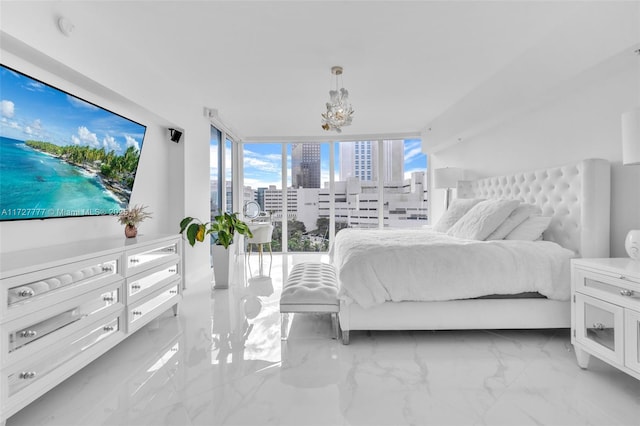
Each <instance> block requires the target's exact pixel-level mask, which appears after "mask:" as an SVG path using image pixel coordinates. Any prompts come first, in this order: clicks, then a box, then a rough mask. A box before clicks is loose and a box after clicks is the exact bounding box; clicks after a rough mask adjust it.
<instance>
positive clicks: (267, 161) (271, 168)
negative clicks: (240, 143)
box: [244, 149, 282, 175]
mask: <svg viewBox="0 0 640 426" xmlns="http://www.w3.org/2000/svg"><path fill="white" fill-rule="evenodd" d="M252 167H253V168H256V169H258V170H259V171H260V172H266V173H281V172H282V155H281V154H260V153H257V152H253V151H249V150H247V149H245V150H244V168H245V175H247V171H246V170H247V168H252ZM253 173H255V172H253Z"/></svg>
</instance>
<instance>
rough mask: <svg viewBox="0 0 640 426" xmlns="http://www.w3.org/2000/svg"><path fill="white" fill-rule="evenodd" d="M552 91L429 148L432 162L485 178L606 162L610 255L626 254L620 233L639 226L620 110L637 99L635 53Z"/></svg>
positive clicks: (634, 174)
mask: <svg viewBox="0 0 640 426" xmlns="http://www.w3.org/2000/svg"><path fill="white" fill-rule="evenodd" d="M554 95H555V96H551V97H550V100H549V101H548V102H546V103H544V104H541V105H538V106H537V107H536V108H534V109H532V110H529V111H528V112H526V113H523V114H520V115H519V116H517V117H514V118H513V119H511V120H509V121H507V122H504V123H502V124H500V125H498V126H495V127H494V128H492V129H490V130H487V131H485V132H483V133H480V134H477V135H474V136H473V137H471V138H468V139H466V140H464V141H462V142H461V143H459V144H457V145H454V146H452V147H450V148H447V149H444V150H442V151H440V152H437V153H436V154H434V155H432V156H431V166H432V169H433V168H438V167H444V166H450V167H462V168H464V169H466V170H467V171H468V172H469V175H470V177H473V176H477V177H484V176H494V175H502V174H509V173H511V172H515V171H520V170H535V169H539V168H545V167H549V166H555V165H562V164H567V163H571V162H575V161H579V160H581V159H583V158H604V159H607V160H609V161H610V162H611V165H612V179H611V186H612V188H611V189H612V192H611V198H612V199H611V255H612V256H617V257H624V256H626V252H625V250H624V238H625V235H626V233H627V232H628V230H629V229H640V166H622V164H621V161H622V145H621V124H620V120H621V114H622V113H623V112H624V111H626V110H629V109H631V108H632V107H634V106H637V105H640V57H637V58H631V59H629V60H625V61H620V60H619V59H611V63H610V64H607V63H603V64H601V65H600V66H598V67H597V69H594V70H591V72H588V73H586V74H585V75H582V76H577V77H576V78H575V79H574V80H573V81H569V82H566V84H565V85H564V86H563V87H558V88H557V90H556V92H555V94H554ZM486 107H487V108H491V105H486ZM468 177H469V176H468ZM435 192H442V191H439V190H435ZM434 195H436V197H434V198H437V197H438V196H439V194H434ZM433 201H434V204H433V208H434V218H435V219H436V220H437V219H438V218H439V217H440V215H441V214H442V206H441V202H440V201H438V199H434V200H433Z"/></svg>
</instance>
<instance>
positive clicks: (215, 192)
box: [209, 126, 222, 219]
mask: <svg viewBox="0 0 640 426" xmlns="http://www.w3.org/2000/svg"><path fill="white" fill-rule="evenodd" d="M221 141H222V132H220V130H218V129H216V128H215V127H213V126H211V138H210V142H209V186H210V191H211V205H210V217H211V219H213V217H214V216H216V215H217V214H218V212H219V211H220V206H221V205H222V188H221V187H222V179H221V176H220V170H221V164H222V158H221V156H220V146H221Z"/></svg>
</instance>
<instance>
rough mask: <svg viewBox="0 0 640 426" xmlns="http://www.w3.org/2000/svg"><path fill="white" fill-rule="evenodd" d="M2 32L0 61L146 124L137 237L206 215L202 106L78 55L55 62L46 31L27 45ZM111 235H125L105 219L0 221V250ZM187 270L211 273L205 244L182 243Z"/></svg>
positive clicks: (192, 278) (192, 276)
mask: <svg viewBox="0 0 640 426" xmlns="http://www.w3.org/2000/svg"><path fill="white" fill-rule="evenodd" d="M0 35H1V36H2V40H3V42H2V44H1V48H0V54H1V55H2V62H3V64H5V65H7V66H10V67H12V68H15V69H17V70H19V71H21V72H24V73H25V74H28V75H30V76H32V77H34V78H37V79H39V80H41V81H44V82H46V83H48V84H51V85H53V86H55V87H58V88H60V89H63V90H65V91H67V92H69V93H72V94H74V95H76V96H78V97H81V98H83V99H86V100H88V101H91V102H93V103H95V104H97V105H100V106H102V107H105V108H107V109H109V110H111V111H114V112H117V113H119V114H121V115H123V116H125V117H127V118H130V119H132V120H135V121H137V122H139V123H142V124H144V125H146V126H147V132H146V135H145V139H144V143H143V148H142V153H141V157H140V163H139V168H138V172H137V176H136V182H135V185H134V188H133V192H132V195H131V202H132V203H134V204H145V205H148V206H149V210H150V211H151V212H152V213H153V218H152V219H149V220H147V221H145V222H143V223H142V225H140V227H139V232H140V233H143V234H154V233H177V232H178V231H179V222H180V219H182V218H183V217H184V216H187V215H190V216H195V217H201V218H207V217H208V214H209V174H208V173H209V172H208V170H209V161H208V158H209V128H210V127H209V126H210V124H209V121H208V119H206V118H205V117H204V114H203V111H202V105H201V104H194V103H193V101H191V102H187V101H185V100H184V99H180V93H176V92H177V91H176V90H174V89H172V86H171V85H168V86H167V87H162V88H155V87H154V88H145V87H144V85H142V84H139V81H136V80H135V79H134V78H127V75H126V71H123V74H113V73H111V74H109V73H107V74H100V73H98V74H97V76H94V75H93V74H92V72H91V71H90V70H89V71H86V69H87V68H91V61H86V60H84V58H82V57H77V56H76V57H74V59H73V60H69V59H67V60H65V61H61V60H57V59H56V57H55V56H56V53H57V52H59V50H57V49H56V48H54V47H51V48H50V50H49V47H48V43H49V41H48V37H51V34H47V32H46V31H41V32H38V33H35V32H34V33H29V38H30V43H32V44H26V43H25V42H23V41H22V40H18V39H17V38H14V37H13V36H8V35H7V34H6V33H0ZM34 45H38V46H39V47H40V48H42V49H43V50H38V49H36V48H35V47H34ZM76 60H77V61H76ZM122 94H126V96H124V95H122ZM185 98H186V96H185ZM165 117H171V118H170V119H167V118H165ZM169 127H177V128H180V129H183V130H184V134H183V137H182V139H181V141H180V143H178V144H176V143H174V142H171V141H170V140H169V134H168V130H167V129H168V128H169ZM187 163H188V167H186V164H187ZM113 236H122V237H123V238H124V231H123V227H122V225H120V224H119V222H118V221H117V219H116V218H114V217H109V216H107V217H79V218H57V219H47V220H29V221H11V222H0V252H7V251H13V250H28V249H30V248H33V247H39V246H46V245H54V244H57V243H59V242H73V241H80V240H85V239H92V238H102V237H113ZM184 270H185V273H186V280H185V281H186V283H187V286H189V283H190V282H196V281H199V282H202V280H200V278H202V277H203V276H209V275H210V260H209V247H208V245H205V244H200V245H198V246H196V247H194V248H192V247H189V246H188V245H185V264H184Z"/></svg>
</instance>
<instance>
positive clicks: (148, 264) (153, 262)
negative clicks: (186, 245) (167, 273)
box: [125, 240, 180, 277]
mask: <svg viewBox="0 0 640 426" xmlns="http://www.w3.org/2000/svg"><path fill="white" fill-rule="evenodd" d="M179 253H180V252H179V241H175V240H174V241H169V242H166V243H164V244H159V245H156V246H152V247H151V248H139V249H136V250H131V251H127V252H126V254H125V265H126V268H127V272H126V275H127V276H129V277H130V276H132V275H134V274H137V273H139V272H141V271H145V270H147V269H150V268H152V267H154V266H157V265H161V264H165V263H168V262H179V261H180V254H179Z"/></svg>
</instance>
